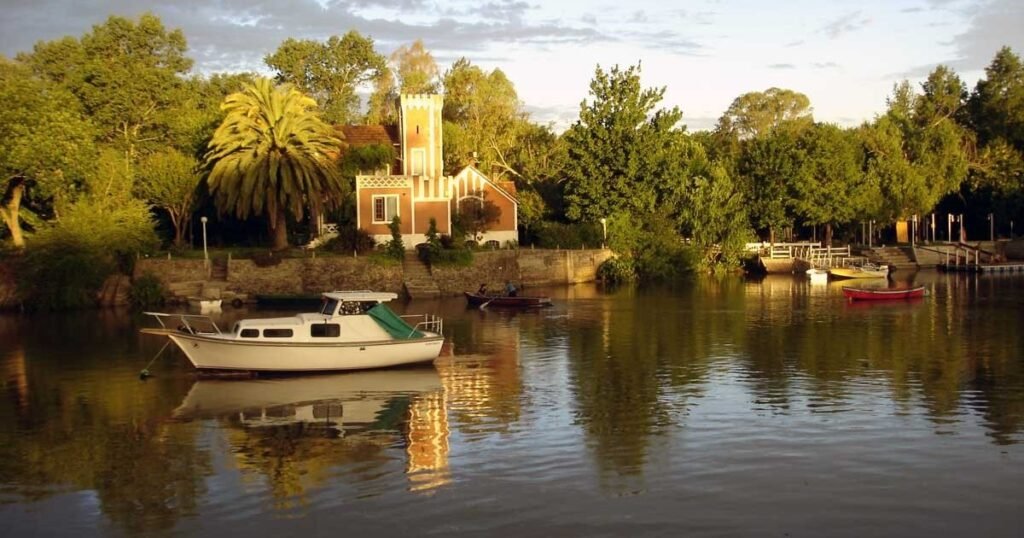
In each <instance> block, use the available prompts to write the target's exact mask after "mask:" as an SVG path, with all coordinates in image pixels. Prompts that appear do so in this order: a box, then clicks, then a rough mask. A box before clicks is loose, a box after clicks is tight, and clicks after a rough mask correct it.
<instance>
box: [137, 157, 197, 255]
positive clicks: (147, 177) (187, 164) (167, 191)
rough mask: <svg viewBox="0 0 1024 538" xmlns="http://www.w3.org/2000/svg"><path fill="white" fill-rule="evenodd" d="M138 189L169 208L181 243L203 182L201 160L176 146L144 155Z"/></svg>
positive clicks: (142, 195) (177, 241) (145, 197)
mask: <svg viewBox="0 0 1024 538" xmlns="http://www.w3.org/2000/svg"><path fill="white" fill-rule="evenodd" d="M140 164H141V166H140V167H139V171H138V178H137V180H136V182H135V192H136V193H137V194H138V196H139V197H140V198H142V199H143V200H146V201H148V202H149V203H150V204H152V205H153V206H155V207H158V208H160V209H163V210H164V211H167V215H168V216H169V217H170V219H171V225H172V226H174V245H175V246H178V247H180V246H181V245H182V242H183V236H184V233H185V230H186V228H187V226H188V223H189V221H190V217H191V216H192V206H193V204H194V203H195V199H196V188H197V187H198V186H199V161H198V160H197V159H196V158H195V157H192V156H189V155H185V154H183V153H181V152H180V151H177V150H174V149H166V150H164V151H161V152H158V153H153V154H152V155H148V156H146V157H144V158H143V159H142V161H141V163H140Z"/></svg>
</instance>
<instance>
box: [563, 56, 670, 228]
mask: <svg viewBox="0 0 1024 538" xmlns="http://www.w3.org/2000/svg"><path fill="white" fill-rule="evenodd" d="M664 93H665V89H664V88H660V89H642V88H641V85H640V68H639V66H631V67H629V68H628V69H625V70H623V69H620V68H619V67H617V66H616V67H613V68H612V69H611V70H610V71H607V72H606V71H604V70H603V69H601V68H600V67H598V68H597V70H596V72H595V73H594V78H593V80H592V81H591V83H590V96H591V98H590V99H589V100H584V101H583V102H582V103H581V104H580V116H579V119H578V120H577V121H576V123H575V124H573V126H572V127H570V128H569V130H568V131H566V133H565V134H564V135H563V138H564V140H565V144H566V148H567V151H568V157H567V160H566V166H565V170H564V177H565V179H566V202H567V205H568V207H567V208H566V214H567V216H568V217H569V218H570V219H572V220H586V221H590V222H597V221H598V219H600V218H602V217H608V216H610V215H612V214H615V213H620V212H626V213H630V214H633V215H643V214H649V213H655V212H661V213H664V214H665V216H666V217H668V218H674V217H675V216H676V215H677V213H678V209H677V207H678V204H677V202H678V201H679V200H680V199H681V195H682V191H683V189H684V188H685V187H686V184H685V180H684V172H683V163H682V160H681V158H680V155H681V153H682V151H681V149H682V147H683V146H685V144H686V142H685V135H684V133H683V131H682V130H681V129H679V128H677V124H678V123H679V121H680V119H681V118H682V113H681V112H680V111H679V109H678V108H675V107H673V108H671V109H667V110H666V109H658V108H657V106H658V104H659V103H660V102H661V99H662V96H663V95H664Z"/></svg>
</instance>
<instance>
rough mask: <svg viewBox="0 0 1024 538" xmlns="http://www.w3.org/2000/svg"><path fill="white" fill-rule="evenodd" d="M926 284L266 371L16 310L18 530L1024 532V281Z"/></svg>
mask: <svg viewBox="0 0 1024 538" xmlns="http://www.w3.org/2000/svg"><path fill="white" fill-rule="evenodd" d="M914 278H916V280H917V281H918V282H923V283H925V284H927V285H928V286H929V288H930V289H931V291H932V296H931V297H929V298H927V299H925V300H922V301H917V302H913V303H903V302H898V303H893V304H874V305H859V304H852V305H851V304H847V303H845V302H844V301H843V299H842V296H841V292H840V289H839V287H838V286H835V285H829V286H817V285H815V286H812V285H810V284H808V283H806V282H804V281H801V280H799V279H793V278H789V277H781V278H775V277H772V278H769V279H766V280H764V281H747V280H742V279H739V278H727V279H723V280H698V281H695V282H690V283H683V284H679V285H676V286H671V287H658V288H644V289H619V290H615V291H602V290H600V289H598V288H595V287H590V286H579V287H575V288H571V289H568V290H566V289H560V290H548V291H549V292H550V293H551V294H552V295H553V296H554V297H555V298H556V306H555V307H554V308H550V309H547V310H544V311H541V312H532V313H509V312H499V311H478V310H467V309H466V308H465V306H464V304H463V301H462V300H461V299H451V300H447V299H446V300H443V301H440V302H412V303H409V304H407V305H405V306H404V307H403V306H401V305H399V307H398V308H397V309H399V310H402V309H404V310H406V311H408V312H438V313H440V314H442V315H443V316H445V318H446V324H445V328H446V330H447V332H448V334H449V337H450V339H451V340H452V341H453V342H454V355H453V356H451V357H444V358H442V359H440V360H439V361H438V362H437V363H436V364H435V365H434V366H433V367H430V366H426V367H423V368H413V369H402V370H388V371H376V372H366V373H354V374H343V375H322V376H307V377H292V378H276V379H259V380H223V379H220V380H212V379H197V378H196V377H195V376H194V375H193V373H192V372H191V371H190V367H188V366H187V364H186V362H185V360H184V358H183V357H182V356H181V355H180V354H178V353H177V352H175V353H173V354H171V355H169V356H165V358H164V359H162V360H161V361H160V362H159V363H158V364H157V365H155V366H154V367H153V368H152V369H151V370H152V371H153V372H154V373H155V374H156V377H155V378H153V379H150V380H148V381H146V382H141V381H139V379H138V377H137V374H138V372H139V370H140V369H141V368H142V367H143V366H144V365H145V363H146V362H147V361H148V360H149V358H150V357H151V356H152V355H153V354H155V353H156V351H157V350H158V349H159V347H160V344H161V342H160V341H159V340H157V339H154V337H150V336H145V337H143V336H139V335H138V334H137V330H138V328H139V327H140V326H143V325H148V324H149V322H148V321H147V320H143V319H140V318H138V317H137V316H135V315H133V314H131V313H128V312H113V311H111V312H100V313H96V312H87V313H81V314H69V315H60V316H35V317H31V318H26V317H19V316H6V317H0V372H2V378H3V383H4V394H3V400H2V402H0V521H2V523H0V535H6V536H31V535H189V536H192V535H199V536H241V535H247V536H261V535H279V536H288V535H300V533H302V534H301V535H332V536H336V535H341V534H348V535H353V534H355V533H360V534H365V535H371V536H395V535H410V534H411V535H444V536H448V535H452V534H455V535H487V536H556V535H557V536H627V535H628V536H661V535H671V536H677V535H684V534H685V535H689V536H744V535H758V536H822V535H829V536H1018V537H1019V536H1021V535H1024V335H1022V334H1024V278H1022V277H999V276H994V277H973V276H972V277H965V276H950V277H947V276H946V275H942V274H928V273H922V274H920V275H917V276H916V277H914ZM274 314H277V313H276V312H269V311H249V312H240V311H234V310H228V311H225V314H224V315H223V316H222V320H223V321H224V322H226V323H230V322H231V321H232V320H233V319H234V318H235V317H238V316H240V315H244V316H253V315H263V316H270V315H274Z"/></svg>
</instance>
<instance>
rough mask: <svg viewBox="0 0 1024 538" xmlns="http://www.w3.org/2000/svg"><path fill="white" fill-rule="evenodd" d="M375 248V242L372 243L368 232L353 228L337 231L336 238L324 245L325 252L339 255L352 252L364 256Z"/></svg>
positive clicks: (372, 240)
mask: <svg viewBox="0 0 1024 538" xmlns="http://www.w3.org/2000/svg"><path fill="white" fill-rule="evenodd" d="M375 248H377V242H376V241H374V239H373V236H372V235H370V232H367V231H366V230H364V229H362V228H354V227H351V228H343V229H341V230H338V237H335V238H333V239H331V240H330V241H328V242H327V243H324V249H325V250H329V251H331V252H337V253H339V254H351V253H353V252H356V253H358V254H366V253H367V252H372V251H373V249H375Z"/></svg>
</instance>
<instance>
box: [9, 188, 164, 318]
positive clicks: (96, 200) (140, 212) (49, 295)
mask: <svg viewBox="0 0 1024 538" xmlns="http://www.w3.org/2000/svg"><path fill="white" fill-rule="evenodd" d="M157 245H158V240H157V238H156V235H155V234H154V233H153V222H152V220H151V217H150V215H149V209H148V208H147V207H146V206H145V205H144V204H143V203H141V202H139V201H137V200H133V201H129V202H123V201H114V200H112V199H109V198H105V197H101V196H87V197H85V198H83V199H82V200H80V201H79V202H77V203H75V204H74V205H72V206H71V207H70V208H69V209H68V210H67V211H66V212H65V213H64V215H62V217H61V219H60V221H58V222H57V223H56V224H55V225H53V226H49V227H47V228H45V229H43V230H41V231H40V232H39V233H38V234H37V236H36V241H35V244H34V245H33V248H31V249H29V250H28V251H27V252H26V255H25V259H24V264H23V267H21V268H20V269H19V271H18V282H19V287H20V288H21V289H22V291H23V292H24V293H25V296H26V297H27V298H28V301H27V303H28V304H31V305H33V306H34V307H37V308H41V309H60V308H77V307H83V306H89V305H92V304H94V303H95V301H96V291H97V290H98V289H99V288H100V287H101V286H102V285H103V281H104V280H105V279H106V277H107V276H108V275H110V274H111V273H112V272H114V271H115V270H118V269H120V270H121V271H122V272H130V270H131V267H130V265H131V263H132V261H133V260H134V258H135V256H137V255H138V254H139V253H144V252H151V251H153V250H155V248H156V246H157Z"/></svg>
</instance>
